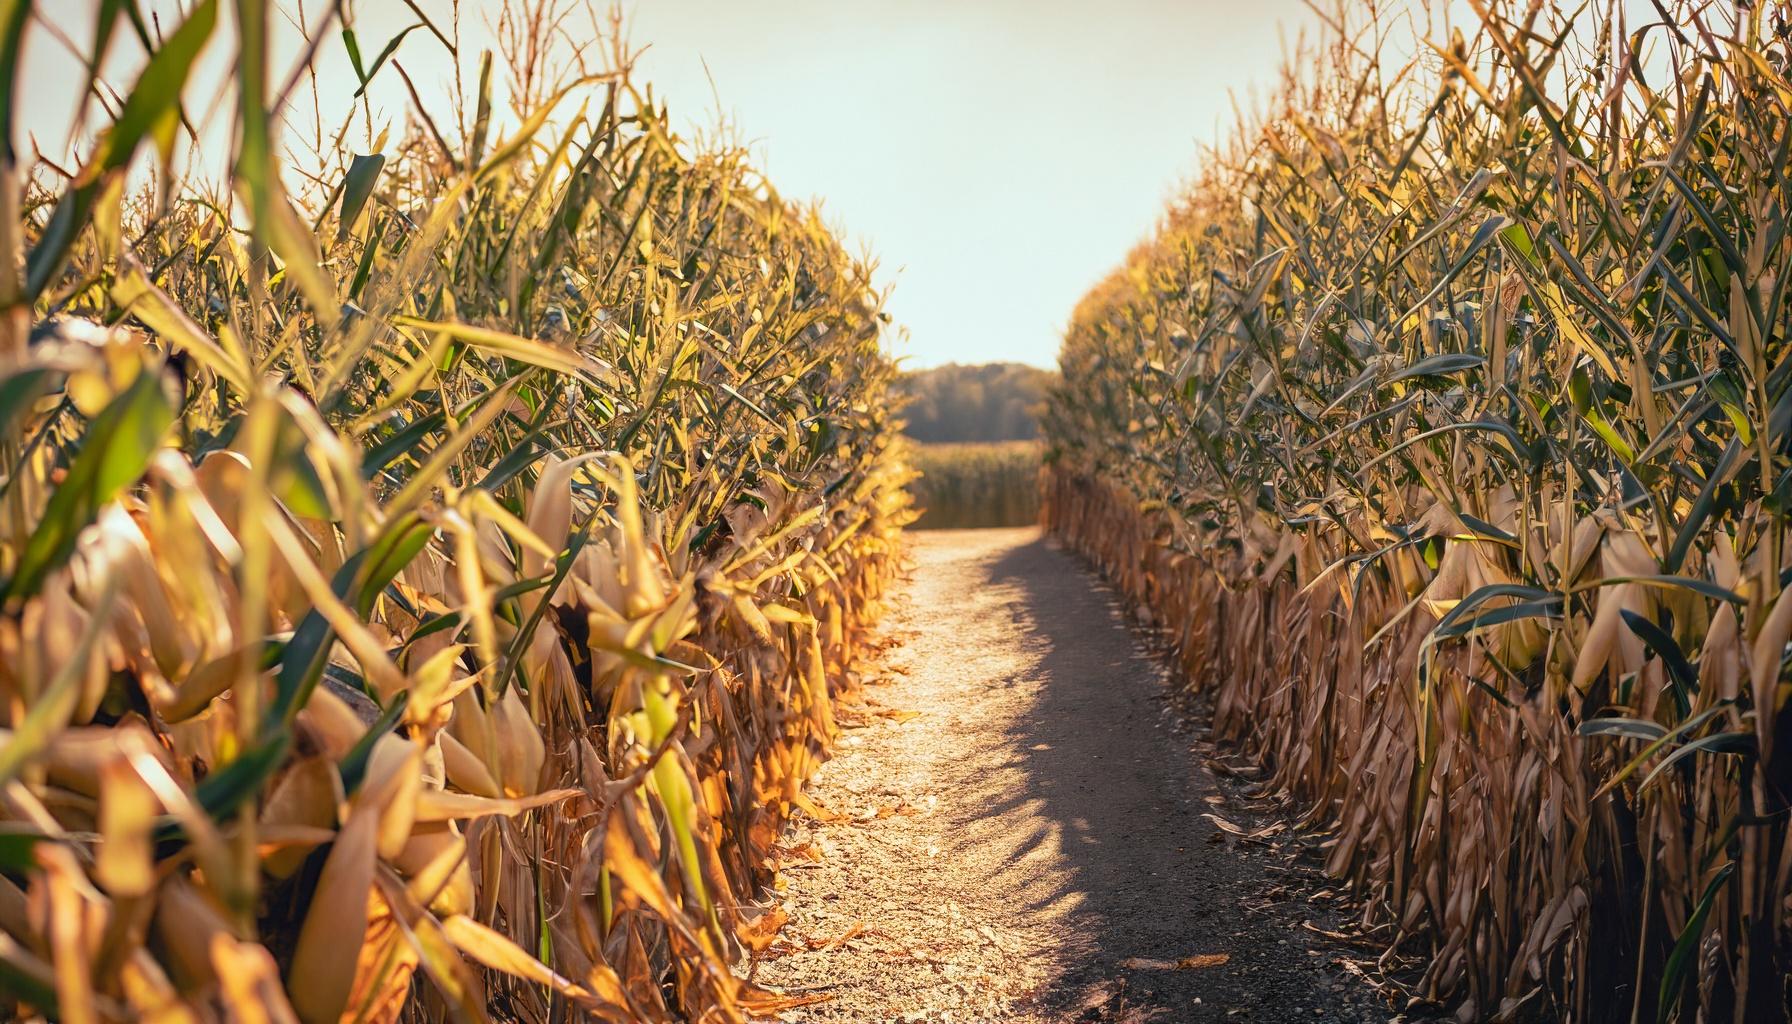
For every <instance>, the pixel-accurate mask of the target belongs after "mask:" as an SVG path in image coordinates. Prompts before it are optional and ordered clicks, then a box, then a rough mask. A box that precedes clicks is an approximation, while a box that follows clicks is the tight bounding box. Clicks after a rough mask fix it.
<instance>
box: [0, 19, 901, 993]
mask: <svg viewBox="0 0 1792 1024" xmlns="http://www.w3.org/2000/svg"><path fill="white" fill-rule="evenodd" d="M49 6H53V5H38V9H37V11H36V15H35V16H37V17H42V16H45V15H50V16H52V17H53V12H51V11H50V10H48V7H49ZM220 6H221V5H220V3H219V2H218V0H198V2H196V3H192V4H190V5H187V13H186V14H185V15H184V18H183V19H180V20H178V21H177V22H175V23H168V22H166V20H164V21H163V22H161V23H158V24H157V25H155V26H154V29H153V31H152V30H150V28H149V26H147V25H146V23H145V21H144V19H143V18H142V16H141V14H140V13H139V11H138V10H137V5H136V4H134V3H131V2H128V0H127V2H125V3H111V2H107V3H102V4H98V5H97V10H98V24H99V31H98V34H97V38H96V39H95V40H93V46H94V49H93V51H92V55H91V62H90V66H91V67H98V66H99V54H101V53H103V52H104V51H105V48H106V46H107V45H108V44H109V43H113V44H115V45H117V46H119V47H127V46H129V47H135V46H141V47H143V48H144V50H145V51H147V56H146V59H145V63H144V64H143V67H142V70H141V72H140V74H138V75H137V77H136V79H135V82H134V84H128V83H127V86H125V87H121V88H120V89H119V91H118V92H117V93H116V95H113V94H110V93H101V91H100V90H97V89H96V90H94V92H95V94H96V95H97V96H100V97H101V98H102V99H103V98H104V97H106V96H111V97H112V100H111V102H101V101H100V99H95V100H93V101H92V102H91V103H90V105H89V108H88V114H89V116H90V117H92V118H99V119H102V120H103V124H101V125H100V127H102V128H103V130H102V131H99V132H98V133H97V137H96V141H95V142H94V144H93V145H92V146H90V147H88V150H87V151H86V152H85V153H84V154H83V156H82V157H81V159H80V160H79V163H78V165H76V166H71V167H66V168H65V167H62V166H60V165H59V164H57V163H55V162H52V161H49V160H46V159H43V158H41V157H38V156H34V155H33V152H32V150H31V149H29V148H27V147H25V145H24V143H23V141H22V140H21V138H20V137H19V132H18V129H17V124H18V111H19V109H20V108H21V105H22V104H24V103H26V102H29V92H30V84H29V83H27V82H23V81H21V80H20V79H19V74H18V69H19V60H18V56H19V50H20V45H21V40H22V39H23V38H24V35H25V33H26V31H27V29H28V27H29V25H30V23H31V21H32V19H33V17H34V14H33V8H32V5H31V4H30V3H29V2H25V0H13V2H7V3H0V71H3V72H4V75H3V81H4V84H5V87H6V91H5V94H4V96H3V97H0V117H3V118H4V119H5V120H4V122H3V123H0V145H3V146H4V147H5V148H4V150H3V151H0V177H3V180H0V252H3V255H4V260H3V261H0V310H3V314H0V396H3V397H0V505H3V511H0V580H3V581H4V582H3V583H0V723H3V724H4V732H3V733H0V821H3V824H0V1012H4V1013H5V1014H6V1015H8V1016H10V1017H16V1018H42V1017H48V1018H51V1019H58V1020H63V1021H71V1022H77V1021H106V1020H138V1019H143V1020H158V1021H170V1022H178V1021H210V1020H226V1019H228V1020H262V1021H290V1020H297V1021H304V1022H307V1024H314V1022H326V1021H328V1022H334V1021H338V1020H344V1021H346V1020H355V1021H375V1020H398V1019H405V1020H422V1019H431V1020H433V1019H440V1018H451V1019H456V1020H474V1021H480V1020H532V1021H533V1020H548V1019H556V1020H568V1019H583V1020H608V1021H668V1020H675V1019H676V1020H685V1019H689V1020H707V1021H726V1020H742V1019H744V1018H745V1017H746V1016H747V1015H748V1014H749V1013H755V1012H757V1013H769V1012H773V1011H776V1010H777V1009H779V1008H780V1006H782V1005H784V1004H785V1003H786V1002H787V1000H785V999H784V997H781V996H777V995H775V994H773V993H771V992H769V991H767V990H765V989H762V988H760V987H758V986H755V985H754V984H752V983H750V982H749V981H748V980H746V978H745V977H744V976H743V974H742V972H741V971H740V969H739V962H740V961H741V959H742V957H743V956H744V954H746V953H748V952H750V951H752V950H754V949H755V948H760V947H762V946H763V945H764V944H765V943H766V942H769V941H770V937H771V935H772V934H774V933H775V931H776V928H777V921H776V920H775V919H771V918H772V915H766V914H762V913H760V912H759V911H758V909H757V908H756V905H755V904H754V903H753V899H754V896H755V893H756V892H757V891H758V890H759V888H760V887H761V886H763V885H764V884H765V883H767V882H768V881H769V880H770V878H771V877H772V875H773V872H774V870H775V867H776V864H777V862H778V856H779V854H778V848H777V844H778V840H779V836H780V830H781V828H782V823H783V822H784V821H785V819H786V818H787V816H788V815H790V814H791V813H792V811H793V809H794V808H798V807H801V806H803V805H804V803H805V798H804V796H803V795H802V792H801V788H800V787H801V785H802V783H803V782H804V781H805V779H806V778H807V777H808V775H809V774H810V772H811V771H812V769H813V767H814V766H815V764H816V763H817V762H818V759H819V758H820V757H822V756H823V755H824V753H825V751H826V750H827V748H828V746H829V744H830V742H831V741H832V739H833V738H834V736H835V732H836V730H835V725H834V721H833V717H832V714H833V707H834V704H835V702H836V701H837V700H840V699H850V698H851V696H852V693H853V691H854V688H855V683H854V676H853V674H852V665H853V663H854V658H855V652H856V651H857V650H858V648H859V645H860V643H861V640H862V637H863V630H864V628H865V625H866V623H867V621H868V619H869V617H870V616H871V615H873V614H874V613H875V611H876V609H877V607H878V604H879V600H880V595H881V594H882V591H883V588H884V585H885V583H886V581H887V580H889V579H890V577H891V575H892V573H893V571H894V569H895V559H896V550H895V547H894V543H895V536H896V532H897V530H898V529H899V528H900V526H901V525H902V524H903V523H904V522H905V521H906V520H907V519H908V518H910V515H911V514H910V513H909V512H908V511H907V497H906V495H905V494H904V493H903V490H902V487H903V484H904V483H905V482H906V480H907V479H908V473H907V471H906V469H905V468H904V467H903V465H902V463H901V461H900V457H899V455H898V454H897V453H896V450H895V449H894V448H893V447H892V445H893V442H894V441H895V429H896V425H897V420H896V419H895V416H894V413H893V412H892V403H891V402H890V401H889V398H888V393H889V389H890V387H891V383H892V381H893V379H894V377H895V372H896V371H895V368H894V366H893V364H892V362H891V361H890V360H889V359H888V358H886V356H885V355H884V354H883V352H882V350H881V348H880V341H879V338H880V329H881V327H882V325H883V322H884V317H883V314H882V312H881V308H880V306H881V301H882V300H881V295H880V294H879V293H878V292H877V291H876V290H874V289H873V288H872V286H871V284H870V283H869V281H870V279H869V270H868V268H867V267H866V266H865V265H864V264H863V263H862V262H860V261H859V260H856V259H854V258H852V257H850V256H849V255H847V253H846V252H845V251H844V250H843V249H842V247H841V246H840V244H839V243H838V242H837V241H836V239H835V238H834V237H833V236H832V235H831V234H830V233H829V231H828V230H827V229H826V228H825V227H824V226H823V225H822V224H821V222H820V220H819V218H818V217H817V216H816V215H815V214H814V213H813V212H812V211H811V210H810V209H808V208H805V207H800V206H797V205H794V204H791V203H788V202H785V201H784V200H782V199H780V198H779V196H778V194H777V193H776V192H775V191H774V190H773V189H772V188H771V187H770V186H769V185H768V184H767V183H766V182H764V181H763V180H762V179H761V178H760V177H759V176H758V175H757V174H756V173H755V172H754V171H753V169H752V168H751V167H750V166H749V165H748V164H747V162H746V159H745V155H744V153H743V152H742V151H740V150H739V149H736V148H731V147H728V146H724V145H720V144H704V145H692V144H690V143H689V142H686V141H683V140H681V139H679V138H677V137H676V136H675V135H674V133H673V130H672V127H671V124H672V122H671V120H670V118H669V115H668V114H667V112H666V110H665V108H664V107H663V106H662V105H660V104H659V103H658V102H657V101H654V100H651V99H649V98H648V95H647V94H646V93H645V92H644V91H643V90H642V89H640V88H637V86H636V85H635V83H634V82H633V81H632V80H631V78H630V76H629V73H628V56H629V55H628V53H627V51H625V50H623V49H621V48H618V49H617V50H616V52H615V53H614V54H613V55H611V59H608V60H607V61H606V64H605V66H604V67H602V68H600V69H598V70H595V71H588V70H585V65H584V62H583V61H581V62H577V63H576V64H575V63H572V62H567V63H565V65H564V66H566V67H571V68H575V69H576V70H574V71H568V72H566V73H565V74H558V73H548V72H547V70H546V64H545V63H544V59H543V58H542V55H543V54H546V53H549V52H550V51H552V50H553V48H554V47H555V46H556V45H558V42H557V40H559V39H560V36H559V35H557V33H560V32H561V31H562V26H563V25H564V24H565V19H564V17H562V16H561V15H563V14H564V12H565V10H567V9H568V8H565V7H560V8H553V7H550V8H548V14H547V15H546V16H543V15H542V11H541V10H540V9H537V10H535V11H534V13H533V15H529V16H525V17H522V18H520V19H516V18H513V19H512V20H510V21H509V22H507V23H506V24H507V25H508V28H509V30H510V35H509V37H508V38H509V41H510V42H511V43H512V44H514V47H513V48H511V49H506V50H505V52H502V53H499V54H497V55H496V58H495V59H494V54H493V53H491V52H486V53H484V54H483V56H482V57H481V56H480V55H478V54H466V55H464V56H466V57H467V58H468V59H469V61H471V60H474V59H477V60H479V66H480V68H481V71H480V74H479V76H478V84H477V87H476V88H474V89H473V90H471V91H470V92H469V97H470V99H469V105H468V109H466V110H462V111H449V110H443V109H435V110H433V111H432V110H431V109H429V107H428V106H427V105H419V106H417V107H415V108H413V112H412V116H411V117H410V118H409V120H408V123H407V125H406V126H405V128H404V130H403V131H402V133H399V134H397V135H395V136H394V137H391V138H386V137H384V136H381V137H380V138H378V139H375V140H372V141H373V145H371V146H370V147H368V148H367V149H366V150H365V151H362V150H361V149H359V148H357V147H355V146H353V145H351V144H350V142H349V141H347V140H349V139H352V138H354V137H355V135H354V133H353V132H351V131H350V130H349V125H350V123H351V120H352V118H353V112H352V111H344V112H342V113H343V115H344V118H343V121H342V130H341V131H339V132H336V133H334V134H332V133H331V132H330V131H328V130H327V129H326V130H325V131H324V132H323V133H322V135H321V137H322V139H323V141H324V142H325V143H326V145H325V146H324V147H323V148H322V150H321V152H322V156H321V157H320V160H321V161H322V166H320V167H317V168H308V169H305V173H304V174H303V175H302V177H303V179H304V183H305V184H304V187H303V188H297V189H296V190H295V186H294V185H293V182H295V181H297V180H299V177H300V176H299V175H297V174H295V172H294V169H293V168H291V167H288V166H283V161H282V160H281V159H280V157H279V156H278V155H277V154H279V153H281V152H284V146H283V145H282V144H281V142H280V139H279V138H278V133H279V128H278V117H277V116H276V115H277V114H278V112H279V110H280V108H281V105H282V104H283V103H285V102H286V95H287V93H288V92H290V91H291V87H290V86H289V87H288V88H287V89H284V90H283V89H281V88H280V83H279V81H278V80H277V78H276V75H275V73H274V71H273V70H272V69H270V67H269V58H268V54H269V36H270V26H269V16H270V13H269V9H268V8H267V7H265V6H264V5H263V4H261V3H259V2H257V0H238V2H237V3H236V4H235V5H234V9H233V10H232V9H231V5H223V6H224V7H225V9H224V10H220ZM506 10H507V11H510V9H509V8H507V9H506ZM555 11H558V12H560V13H559V14H556V13H554V12H555ZM341 13H342V12H341V10H340V9H339V8H338V9H336V10H335V14H336V15H337V16H338V17H339V16H340V15H341ZM417 13H418V15H419V17H423V15H422V11H421V9H420V8H419V9H417ZM511 13H512V14H514V13H516V12H511ZM523 13H524V14H525V15H528V12H523ZM423 21H424V22H425V23H427V24H420V25H419V26H418V28H419V31H416V32H415V33H413V34H412V35H411V36H410V38H409V39H408V40H407V41H406V43H405V45H406V47H418V46H433V47H446V48H451V49H452V48H455V47H458V46H460V45H462V44H461V43H460V40H461V39H462V38H463V37H462V34H461V33H460V32H459V31H458V26H456V25H453V24H448V23H445V22H444V23H435V22H429V19H428V18H426V17H423ZM324 25H325V28H324V30H322V31H320V32H318V33H317V34H316V35H315V36H314V37H313V38H311V39H310V40H309V42H310V43H311V44H312V45H313V46H317V47H323V46H331V47H334V46H340V45H346V46H347V47H348V48H349V52H350V55H351V57H352V58H353V64H354V68H355V72H356V74H357V75H358V76H359V77H360V78H361V80H362V84H363V85H365V84H366V83H367V82H368V81H369V80H370V79H372V78H374V77H376V76H379V75H387V76H390V75H392V74H394V73H395V72H396V73H402V68H401V65H400V64H399V63H398V62H397V61H389V60H388V57H389V56H390V55H391V54H392V53H393V52H394V47H393V46H387V47H386V48H385V49H384V50H383V51H378V56H377V59H371V58H373V55H374V54H375V53H376V46H377V45H378V44H379V43H380V42H381V41H377V40H362V41H359V44H358V45H357V40H356V38H355V36H354V32H353V28H352V25H348V24H343V23H341V22H339V21H337V20H336V19H335V18H331V19H326V21H325V23H324ZM610 27H611V28H612V29H614V28H615V26H610ZM503 35H504V33H503V32H500V36H501V37H502V36H503ZM114 36H116V37H117V39H116V40H114V39H113V37H114ZM219 48H222V49H225V50H228V51H230V57H231V58H232V60H233V62H234V65H233V66H234V67H235V80H234V101H233V102H234V103H235V110H234V113H233V115H232V116H233V118H234V132H233V142H232V145H231V149H230V160H229V174H228V180H227V183H226V188H224V189H222V190H219V191H218V192H215V193H214V192H208V191H206V190H204V189H202V188H199V187H191V188H189V187H184V186H181V185H180V183H179V180H178V179H177V178H176V177H175V176H174V175H172V174H171V173H170V166H169V161H170V155H171V154H172V153H174V152H176V151H178V150H179V148H180V147H181V146H182V145H186V144H188V141H186V140H188V135H187V133H188V131H189V128H188V127H187V125H188V121H189V115H196V113H197V111H196V110H194V109H193V104H195V103H197V102H198V100H197V99H196V98H195V97H193V96H190V95H189V96H187V97H185V100H184V101H183V92H182V89H183V85H184V84H185V83H186V82H187V80H188V77H189V74H190V72H191V70H192V69H193V68H194V67H195V65H196V64H197V63H198V62H199V60H200V58H201V56H202V54H204V53H207V52H210V51H214V50H217V49H219ZM449 57H450V59H452V60H453V61H455V62H456V63H457V64H458V63H459V62H460V61H461V59H462V57H463V54H462V53H460V52H452V53H450V55H449ZM494 65H495V68H494ZM506 78H508V80H509V81H510V88H509V89H508V92H509V105H510V109H509V110H508V111H506V110H505V109H504V101H503V100H502V93H501V92H500V91H499V90H497V89H496V88H495V83H499V84H501V83H502V82H503V81H505V80H506ZM412 94H413V96H415V91H414V90H413V92H412ZM325 113H326V114H327V113H328V112H325ZM332 139H333V140H334V141H333V142H332ZM146 163H147V164H150V165H153V166H154V168H155V170H156V173H155V174H154V176H153V177H154V181H153V182H151V183H146V182H145V181H144V178H143V176H142V175H141V174H133V173H132V167H133V166H134V165H136V166H139V167H141V166H142V165H144V164H146ZM811 810H812V812H813V813H816V814H821V813H824V812H822V811H821V810H820V809H819V808H811Z"/></svg>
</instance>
